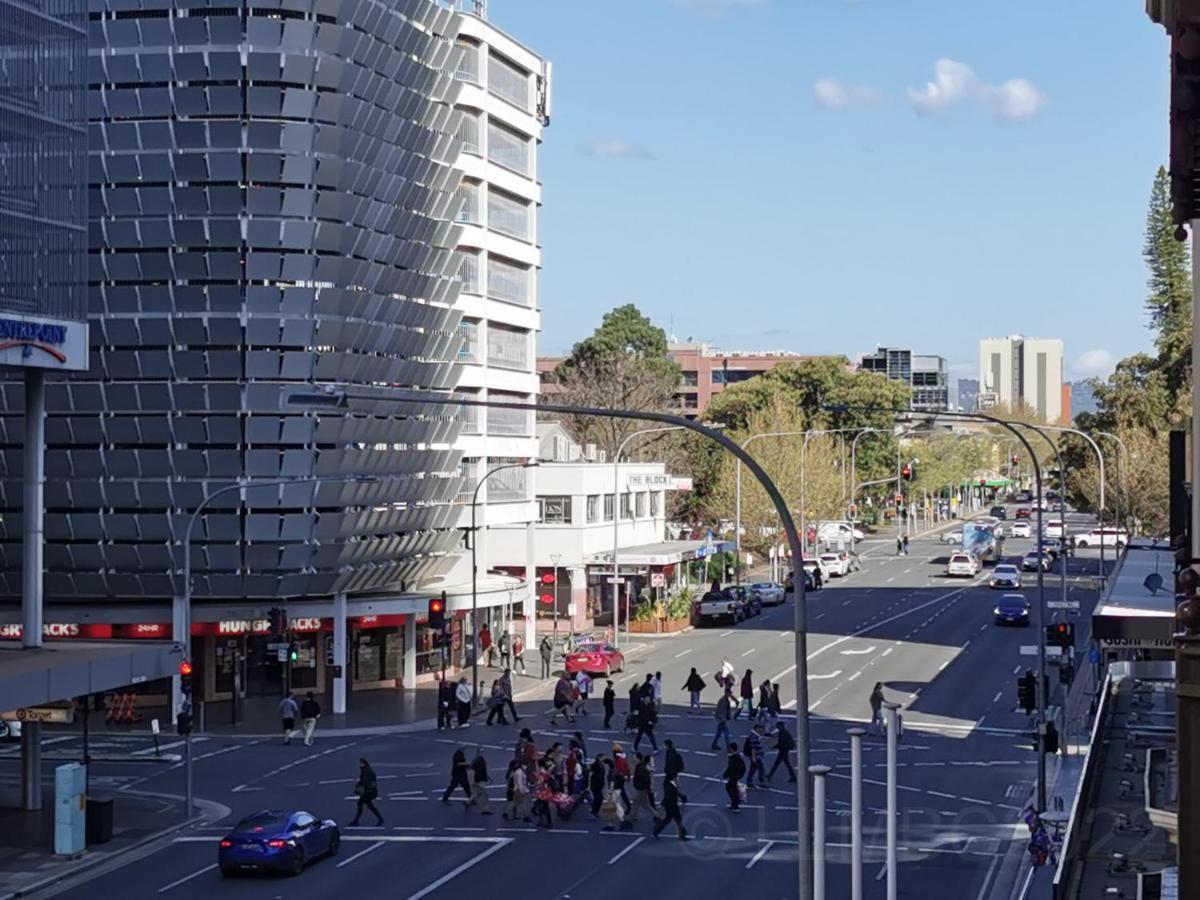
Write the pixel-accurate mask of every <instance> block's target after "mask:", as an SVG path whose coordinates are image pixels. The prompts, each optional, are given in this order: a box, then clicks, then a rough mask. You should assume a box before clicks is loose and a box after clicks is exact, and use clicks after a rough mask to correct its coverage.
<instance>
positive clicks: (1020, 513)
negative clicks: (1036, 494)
mask: <svg viewBox="0 0 1200 900" xmlns="http://www.w3.org/2000/svg"><path fill="white" fill-rule="evenodd" d="M1013 515H1014V516H1016V518H1018V519H1028V518H1029V517H1030V516H1032V515H1033V510H1032V509H1030V508H1029V507H1028V506H1018V507H1017V511H1016V512H1015V513H1014V514H1013Z"/></svg>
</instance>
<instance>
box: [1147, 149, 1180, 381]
mask: <svg viewBox="0 0 1200 900" xmlns="http://www.w3.org/2000/svg"><path fill="white" fill-rule="evenodd" d="M1142 257H1143V258H1144V259H1145V260H1146V267H1147V268H1148V269H1149V276H1148V278H1147V281H1146V287H1147V288H1148V290H1149V294H1148V296H1147V298H1146V307H1147V309H1148V310H1149V312H1150V327H1151V328H1152V329H1154V331H1155V332H1156V335H1155V340H1154V346H1155V349H1156V350H1157V351H1158V358H1157V360H1155V366H1154V367H1155V369H1157V370H1158V371H1159V372H1161V373H1162V375H1163V378H1164V380H1165V382H1166V386H1167V390H1168V391H1169V392H1170V394H1171V397H1172V399H1173V400H1174V399H1177V398H1178V397H1179V395H1180V394H1181V393H1183V392H1184V391H1185V389H1186V386H1187V384H1188V383H1189V382H1190V372H1191V354H1192V276H1191V272H1190V270H1189V268H1188V247H1187V244H1186V243H1184V242H1181V241H1177V240H1176V239H1175V223H1174V221H1172V219H1171V179H1170V176H1169V175H1168V174H1167V170H1166V169H1165V168H1163V167H1162V166H1159V169H1158V172H1156V173H1155V176H1154V184H1153V186H1152V187H1151V189H1150V204H1149V208H1148V209H1147V210H1146V236H1145V243H1144V244H1143V246H1142Z"/></svg>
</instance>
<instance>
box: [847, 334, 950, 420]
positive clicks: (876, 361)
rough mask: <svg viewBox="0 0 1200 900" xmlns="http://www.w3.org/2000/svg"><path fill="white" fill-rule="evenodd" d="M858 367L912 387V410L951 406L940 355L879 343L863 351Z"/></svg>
mask: <svg viewBox="0 0 1200 900" xmlns="http://www.w3.org/2000/svg"><path fill="white" fill-rule="evenodd" d="M859 368H860V369H862V370H863V371H864V372H875V373H878V374H880V375H884V376H886V377H888V378H890V379H891V380H892V381H899V382H901V383H903V384H905V385H907V386H908V387H909V388H910V389H911V390H912V400H911V406H912V408H913V409H914V410H920V411H922V412H945V411H946V410H948V409H950V371H949V369H948V368H947V366H946V360H945V359H944V358H942V357H940V356H932V355H928V354H919V353H913V352H912V351H911V350H905V349H900V348H896V347H879V348H877V349H876V350H875V352H874V353H865V354H863V356H862V358H861V359H860V360H859Z"/></svg>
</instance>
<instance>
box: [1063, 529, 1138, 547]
mask: <svg viewBox="0 0 1200 900" xmlns="http://www.w3.org/2000/svg"><path fill="white" fill-rule="evenodd" d="M1128 543H1129V533H1128V532H1127V531H1126V530H1125V529H1124V528H1121V529H1117V528H1093V529H1092V530H1091V531H1089V532H1086V533H1085V534H1077V535H1075V546H1076V547H1101V546H1103V547H1116V548H1118V549H1120V548H1121V547H1124V546H1125V545H1126V544H1128Z"/></svg>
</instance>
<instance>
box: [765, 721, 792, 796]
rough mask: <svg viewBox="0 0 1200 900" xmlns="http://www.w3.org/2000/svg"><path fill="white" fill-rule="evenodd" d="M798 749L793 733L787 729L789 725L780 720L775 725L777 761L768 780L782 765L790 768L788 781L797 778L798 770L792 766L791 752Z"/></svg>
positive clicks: (768, 779)
mask: <svg viewBox="0 0 1200 900" xmlns="http://www.w3.org/2000/svg"><path fill="white" fill-rule="evenodd" d="M795 749H796V739H795V738H793V737H792V733H791V732H790V731H788V730H787V726H786V725H784V724H783V723H782V722H779V723H778V724H776V726H775V762H774V764H773V765H772V766H771V771H770V772H768V773H767V781H770V780H771V779H772V778H774V777H775V770H776V769H778V768H779V767H780V766H786V767H787V770H788V781H792V782H794V781H795V780H796V770H795V769H793V768H792V760H791V752H792V751H793V750H795Z"/></svg>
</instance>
